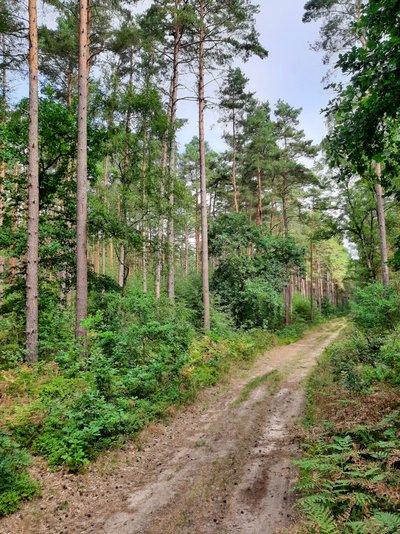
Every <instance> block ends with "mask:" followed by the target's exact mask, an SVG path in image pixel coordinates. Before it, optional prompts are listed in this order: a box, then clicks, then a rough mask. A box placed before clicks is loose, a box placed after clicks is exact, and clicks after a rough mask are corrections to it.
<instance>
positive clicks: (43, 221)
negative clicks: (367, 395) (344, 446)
mask: <svg viewBox="0 0 400 534" xmlns="http://www.w3.org/2000/svg"><path fill="white" fill-rule="evenodd" d="M46 6H47V7H46ZM44 9H48V10H50V11H48V13H51V14H55V15H56V22H55V23H54V24H53V23H51V24H50V25H48V26H46V17H39V19H38V18H37V17H38V13H39V15H42V14H43V13H45V12H46V11H43V10H44ZM399 11H400V8H399V2H398V1H395V0H384V2H378V1H375V0H370V1H360V0H351V1H338V2H334V1H331V0H319V1H317V0H310V1H308V2H307V4H306V6H305V15H304V22H310V21H315V20H317V21H320V22H321V39H320V41H318V42H317V43H315V45H314V46H315V48H316V49H317V50H321V51H323V54H324V61H325V62H326V63H327V65H328V66H327V72H328V74H327V78H326V80H325V84H326V85H328V86H329V89H330V91H331V94H332V95H333V97H332V100H331V102H330V103H329V106H328V109H327V110H325V111H324V112H325V114H326V116H327V124H328V135H327V137H326V139H325V140H324V141H323V143H322V146H316V145H315V144H314V143H313V141H312V140H309V139H307V138H306V136H305V134H304V132H303V130H302V129H301V109H296V108H294V107H292V106H291V105H290V103H287V102H284V101H282V100H280V101H278V102H276V103H270V102H261V101H259V100H258V99H257V96H256V95H255V94H253V93H251V92H250V91H249V89H248V81H249V80H247V79H246V77H245V75H244V74H243V72H242V70H241V69H240V67H239V66H238V65H239V60H241V61H246V60H247V59H249V58H250V57H251V56H252V55H257V56H259V57H260V58H265V61H268V57H267V56H268V52H267V50H266V49H264V46H263V43H261V42H260V41H259V35H258V33H257V30H256V20H257V13H258V7H257V6H256V5H255V4H253V2H251V1H250V0H219V1H214V0H196V1H194V0H193V1H192V0H173V1H170V0H156V1H153V2H152V3H151V5H150V7H148V8H147V7H146V8H145V7H143V6H142V5H141V3H140V2H134V1H130V2H129V1H123V0H98V1H90V0H80V1H77V0H48V1H47V2H45V3H43V4H42V3H40V5H39V10H38V6H37V5H36V1H35V0H29V2H23V1H11V0H0V13H1V17H0V42H1V54H0V57H1V61H0V69H1V73H2V76H1V79H2V83H1V98H0V100H1V124H0V194H1V195H0V220H1V228H0V276H1V282H0V283H1V289H0V301H1V311H0V313H1V316H0V325H1V326H0V329H1V331H0V339H1V346H0V366H1V368H2V369H3V370H4V377H5V378H4V379H3V380H2V382H0V388H2V390H3V394H4V395H5V396H4V398H7V402H6V403H5V404H4V406H5V407H4V410H3V415H4V420H5V421H6V423H5V425H4V428H3V430H1V439H2V440H3V446H4V447H5V448H6V449H7V450H8V451H14V447H15V446H16V445H15V443H18V444H19V446H21V447H26V448H28V449H30V450H31V451H32V452H33V453H35V454H41V455H43V456H45V457H47V458H48V459H49V462H50V464H51V465H53V466H54V465H57V464H62V465H64V466H66V467H68V468H70V469H72V470H78V469H80V468H81V467H82V466H84V465H85V464H86V463H87V462H88V461H89V460H90V459H91V458H93V457H94V456H96V454H97V453H98V451H99V450H100V449H102V448H104V447H106V446H109V445H110V444H111V443H114V442H115V441H116V440H117V441H118V440H123V439H125V438H126V437H127V436H129V435H132V433H134V432H136V431H138V430H139V429H140V428H142V427H143V426H144V425H145V424H146V423H147V422H148V421H150V420H152V419H153V418H155V417H158V416H159V415H160V414H161V413H163V411H164V410H165V407H166V406H168V405H169V404H171V403H179V402H183V401H184V400H186V399H188V398H191V397H192V396H193V395H194V392H195V390H196V388H198V387H201V386H204V385H210V384H213V383H215V381H216V380H217V378H218V376H219V375H220V374H221V372H223V370H224V369H226V367H227V366H228V365H229V363H228V360H229V358H231V359H232V358H233V359H235V358H237V359H241V358H245V359H246V358H250V357H251V356H252V355H254V354H255V353H256V352H257V351H260V350H261V349H263V348H265V347H267V346H269V345H270V344H271V343H273V342H277V339H278V338H277V337H276V336H277V335H278V336H280V339H281V340H282V339H285V340H290V339H295V338H296V337H298V336H299V335H301V332H302V331H303V330H304V328H305V326H306V325H307V324H308V323H309V322H318V321H319V320H321V319H322V318H323V317H331V316H333V315H335V314H337V313H341V312H344V311H346V310H347V309H348V304H349V299H350V298H352V296H353V294H354V291H355V290H356V288H361V289H357V291H360V293H358V295H359V298H364V299H365V300H364V301H363V302H364V304H363V305H365V306H366V307H367V308H368V307H369V310H370V311H371V309H372V307H373V306H374V305H375V304H376V303H377V302H378V301H379V302H381V303H382V302H383V303H384V304H382V309H384V310H386V311H383V312H382V313H383V315H384V317H387V314H389V315H390V314H392V315H393V317H395V316H396V317H397V315H396V314H397V312H398V310H399V305H398V303H397V300H398V298H397V296H396V295H397V293H396V287H397V278H398V275H397V273H396V271H397V268H398V267H399V261H400V260H399V248H398V247H399V244H400V240H399V234H400V228H399V184H398V167H399V152H398V149H399V147H398V145H399V126H398V124H399V121H398V119H399V99H400V91H399V87H398V79H399V64H400V61H399V59H400V58H399V48H400V47H399V42H400V36H399V29H398V28H399V27H400V25H399V20H398V19H399ZM47 18H49V17H47ZM50 18H52V17H50ZM28 36H29V38H28ZM21 78H25V79H26V83H28V78H29V87H30V92H29V98H22V99H21V100H20V101H18V100H17V99H16V98H15V95H13V90H12V89H13V86H14V85H13V83H14V81H15V80H16V79H21ZM183 98H184V99H187V100H189V101H190V102H192V105H193V106H196V108H197V109H198V117H199V121H198V122H199V128H198V135H197V136H196V137H194V138H193V139H192V141H191V142H190V143H188V144H187V145H186V146H184V147H183V146H180V145H179V144H178V142H177V135H178V133H179V130H180V128H182V126H183V125H184V124H185V120H186V119H185V117H181V116H180V114H179V109H180V106H179V102H180V101H181V99H183ZM209 106H213V107H214V109H216V110H218V113H219V117H220V119H219V120H220V122H221V124H222V125H223V129H224V141H225V144H226V150H224V151H223V152H216V151H215V150H213V147H212V146H210V145H209V144H208V143H207V128H209V126H210V125H208V124H205V122H204V111H205V109H206V107H209ZM390 279H392V282H391V280H390ZM363 291H364V292H366V293H362V292H363ZM356 294H357V293H356ZM385 303H386V304H385ZM386 305H387V306H386ZM385 306H386V307H385ZM376 313H378V312H376ZM385 314H386V315H385ZM392 315H390V317H392ZM393 317H392V319H393ZM392 319H390V320H391V321H392ZM377 321H378V319H377ZM382 321H383V322H384V319H382ZM378 322H379V321H378ZM395 322H396V321H395V320H394V319H393V321H392V322H391V324H390V328H392V327H394V326H395ZM384 330H385V329H384ZM385 332H386V330H385ZM379 335H380V336H381V334H379ZM382 335H383V334H382ZM378 337H379V336H378ZM381 338H382V336H381V337H380V339H381ZM378 345H379V343H378ZM379 347H380V345H379ZM379 347H378V346H376V347H375V349H376V350H378V349H379ZM23 362H25V363H27V364H32V365H33V367H32V366H31V367H28V366H26V365H24V364H23ZM38 362H39V363H38ZM391 365H392V364H391ZM397 365H398V364H397ZM10 399H12V401H11V400H10ZM27 399H29V400H27ZM10 436H11V437H12V438H11V437H10ZM15 450H17V449H15ZM21 450H22V449H20V448H19V447H18V451H21ZM10 454H11V453H10ZM13 454H14V453H13ZM15 454H17V453H15ZM18 454H19V453H18ZM20 454H21V457H20V458H19V460H16V464H15V465H16V466H17V467H15V466H14V464H12V466H11V467H10V465H11V464H7V465H5V467H4V468H3V469H4V472H5V473H8V474H7V475H5V480H6V479H7V476H11V478H12V477H13V476H14V475H13V474H12V475H9V473H14V471H13V469H14V468H15V469H17V470H18V469H19V470H20V471H21V473H22V474H21V475H20V477H21V481H20V485H19V486H18V484H17V486H18V488H19V489H18V488H17V489H15V488H14V489H10V488H9V487H8V486H7V484H8V483H5V486H4V488H3V489H4V491H5V494H6V498H5V500H3V501H0V502H1V503H2V504H0V511H2V512H3V513H6V512H9V511H12V510H14V509H15V508H16V507H17V506H18V502H19V500H20V498H21V496H22V497H29V496H31V495H32V494H33V493H34V492H35V491H36V486H35V484H34V483H32V482H29V481H28V479H27V478H26V477H27V475H25V474H24V470H23V466H24V465H25V463H26V462H27V460H26V457H25V456H24V455H25V453H23V452H21V453H20ZM10 462H11V460H10ZM7 470H8V471H7ZM14 478H15V477H14ZM7 480H8V479H7ZM17 482H18V481H17ZM9 484H10V487H11V486H12V483H11V482H9ZM21 488H25V489H24V490H21ZM7 492H8V493H7Z"/></svg>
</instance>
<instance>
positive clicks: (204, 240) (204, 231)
mask: <svg viewBox="0 0 400 534" xmlns="http://www.w3.org/2000/svg"><path fill="white" fill-rule="evenodd" d="M204 18H205V0H200V39H199V41H200V42H199V155H200V189H201V259H202V263H201V271H202V281H203V305H204V329H205V330H206V331H207V330H210V327H211V320H210V288H209V279H208V227H207V176H206V152H205V136H204V110H205V87H204V81H205V80H204V59H205V58H204V43H205V29H204V23H205V20H204Z"/></svg>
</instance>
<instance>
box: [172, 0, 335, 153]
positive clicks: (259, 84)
mask: <svg viewBox="0 0 400 534" xmlns="http://www.w3.org/2000/svg"><path fill="white" fill-rule="evenodd" d="M304 3H305V0H279V1H278V2H277V1H274V0H261V1H259V4H260V8H261V11H260V14H259V15H258V18H257V29H258V31H259V33H260V36H261V39H260V40H261V43H262V45H263V46H264V47H265V48H266V49H267V50H268V52H269V56H268V58H266V59H264V60H260V59H258V58H253V59H251V60H250V61H249V62H248V63H246V64H244V65H241V64H239V63H238V65H239V66H241V67H242V69H243V70H244V72H245V74H246V76H247V77H248V78H249V80H250V81H249V89H250V90H251V91H254V92H255V93H256V96H257V98H259V99H260V100H268V101H269V102H270V104H271V106H272V107H273V106H274V104H275V103H276V101H277V100H278V99H282V100H285V101H286V102H288V103H289V104H290V105H291V106H294V107H296V108H302V109H303V112H302V114H301V116H300V125H301V128H303V129H304V131H305V133H306V136H307V138H308V139H312V140H313V141H315V142H316V143H318V142H320V141H321V139H322V138H323V137H324V135H325V133H326V128H325V122H324V117H323V116H322V115H321V109H323V108H324V107H325V106H326V104H327V102H328V95H327V93H326V92H325V91H324V89H323V83H322V78H323V77H324V75H325V74H326V70H327V67H326V66H325V65H323V63H322V54H319V53H317V52H315V51H313V50H311V49H310V44H311V43H313V42H314V41H315V40H316V39H317V37H318V31H319V29H318V25H317V24H313V23H308V24H304V23H303V22H302V14H303V7H304ZM215 87H216V86H215V84H214V91H215ZM212 92H213V89H212V88H211V86H210V87H209V94H210V93H212ZM210 96H211V95H210ZM196 113H197V112H196V109H194V107H193V104H192V105H189V104H186V105H181V108H180V115H181V117H186V118H188V119H189V123H188V124H187V126H186V127H184V128H183V129H182V131H181V132H180V134H179V140H180V142H181V143H186V142H188V141H189V140H190V139H191V137H192V136H193V135H196V133H197V114H196ZM217 121H218V115H217V114H216V113H215V112H208V114H207V118H206V132H207V140H208V142H209V144H210V145H211V147H212V148H213V149H215V150H220V149H223V148H224V144H223V141H222V139H221V133H222V130H221V125H218V124H217Z"/></svg>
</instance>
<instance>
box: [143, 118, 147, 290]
mask: <svg viewBox="0 0 400 534" xmlns="http://www.w3.org/2000/svg"><path fill="white" fill-rule="evenodd" d="M146 180H147V130H146V127H145V133H144V136H143V162H142V217H143V220H142V240H143V244H142V263H143V293H147V290H148V285H147V267H148V265H147V239H148V232H147V228H146V221H145V213H146V202H147V195H146Z"/></svg>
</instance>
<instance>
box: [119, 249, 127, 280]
mask: <svg viewBox="0 0 400 534" xmlns="http://www.w3.org/2000/svg"><path fill="white" fill-rule="evenodd" d="M125 262H126V254H125V246H124V245H121V250H120V257H119V270H118V285H119V287H120V288H121V289H123V288H124V287H125Z"/></svg>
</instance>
